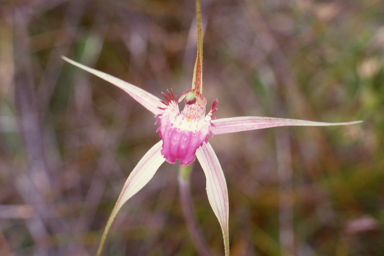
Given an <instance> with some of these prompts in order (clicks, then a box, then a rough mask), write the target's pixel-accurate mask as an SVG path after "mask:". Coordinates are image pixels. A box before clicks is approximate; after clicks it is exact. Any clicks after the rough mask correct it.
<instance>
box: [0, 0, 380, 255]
mask: <svg viewBox="0 0 384 256" xmlns="http://www.w3.org/2000/svg"><path fill="white" fill-rule="evenodd" d="M383 6H384V5H383V1H380V0H357V1H331V2H328V1H314V0H292V1H283V0H272V1H252V0H237V1H229V0H220V1H219V0H210V1H204V0H203V1H202V13H203V22H204V23H205V24H204V26H205V28H206V29H205V37H204V40H205V42H204V78H203V80H204V94H205V96H206V98H207V99H208V102H209V103H208V104H210V103H211V102H212V101H213V100H214V99H215V98H218V99H219V105H218V107H219V111H218V112H216V116H217V117H229V116H238V115H265V116H276V117H287V118H300V119H310V120H318V121H329V122H332V121H334V122H341V121H352V120H361V119H362V120H364V123H363V124H362V125H354V126H346V127H333V128H276V129H270V130H261V131H254V132H246V133H242V134H232V135H221V136H216V137H214V138H213V139H210V141H211V142H212V145H213V147H214V148H215V149H216V152H217V154H218V157H219V159H220V161H221V164H222V167H223V169H224V172H225V175H226V178H227V183H228V187H229V188H228V189H229V199H230V232H231V247H232V255H233V256H240V255H303V256H307V255H337V256H347V255H383V254H384V245H383V241H384V232H383V224H384V186H383V184H384V160H383V159H384V151H383V145H384V119H383V113H384V83H383V81H384V65H383V64H384V59H383V53H384V26H383V24H384V7H383ZM193 17H194V3H193V1H191V0H189V1H170V0H168V1H162V0H158V1H153V0H152V1H138V0H136V1H131V0H126V1H122V0H114V1H92V0H79V1H68V0H35V1H23V0H19V1H17V0H15V1H7V0H6V1H2V3H1V4H0V81H1V82H0V203H1V205H0V255H39V256H44V255H57V256H60V255H79V256H80V255H94V254H95V251H96V248H97V245H98V242H99V239H100V236H101V232H102V230H103V228H104V226H105V224H106V220H107V218H108V215H109V213H110V212H111V210H112V207H113V205H114V202H115V200H116V199H117V196H118V194H119V192H120V189H121V187H122V185H123V183H124V181H125V179H126V177H127V176H128V174H129V172H130V171H131V170H132V169H133V167H134V166H135V165H136V163H137V162H138V161H139V159H140V158H141V156H142V155H143V154H144V153H145V152H146V151H147V150H148V149H149V148H150V147H151V146H152V145H153V144H154V143H155V142H156V141H158V140H159V137H158V135H157V134H156V133H155V130H156V127H155V126H154V125H153V123H154V121H155V120H154V119H153V117H152V115H151V114H150V113H149V112H148V111H146V110H145V109H144V108H142V107H141V106H140V105H139V104H137V103H136V102H134V100H132V99H131V98H130V97H129V96H128V95H126V94H125V93H123V92H122V91H121V90H119V89H117V88H114V87H113V86H112V85H110V84H107V83H106V82H104V81H101V80H100V79H98V78H95V77H93V76H90V75H88V74H86V73H85V72H83V71H81V70H78V69H76V68H74V67H72V66H70V65H68V64H66V63H64V61H63V60H62V59H61V58H60V55H65V56H68V57H69V58H72V59H74V60H77V61H79V62H81V63H83V64H85V65H88V66H90V67H94V68H96V69H99V70H102V71H105V72H107V73H110V74H112V75H114V76H117V77H119V78H122V79H125V80H127V81H129V82H131V83H133V84H135V85H137V86H140V87H141V88H143V89H145V90H147V91H150V92H152V93H153V94H155V95H157V96H158V97H160V96H161V94H160V92H161V91H165V90H166V89H169V88H173V90H174V92H175V94H177V95H181V94H182V93H183V92H184V91H186V90H188V89H189V88H190V86H191V77H192V70H193V64H194V59H195V54H196V48H195V40H196V38H195V30H194V27H193ZM176 177H177V166H172V165H169V164H164V165H163V166H162V168H161V169H160V170H159V172H158V173H157V174H156V175H155V177H154V179H153V180H152V181H151V182H150V183H149V184H148V185H147V186H146V187H145V188H144V189H143V191H141V192H139V193H138V194H137V195H135V196H134V198H133V199H132V200H131V201H130V202H129V203H128V204H127V205H126V206H125V207H124V208H123V210H122V211H121V212H120V214H119V215H118V217H117V219H116V221H115V223H114V225H113V226H112V229H111V232H110V235H109V237H108V240H107V246H106V248H105V251H104V255H183V256H188V255H196V253H195V252H196V251H195V249H194V248H193V245H192V242H191V240H190V238H189V235H188V233H187V229H186V226H185V223H184V220H183V217H182V213H181V206H180V203H179V202H178V200H177V199H178V196H177V193H178V191H177V178H176ZM192 178H193V179H192V190H193V197H194V202H195V204H196V213H197V217H198V220H199V222H200V224H201V228H202V230H203V233H204V234H205V236H206V238H207V241H208V244H209V245H210V247H211V248H212V249H213V251H215V252H217V253H218V254H219V255H220V254H222V250H223V249H222V239H221V231H220V228H219V225H218V223H217V221H216V219H215V216H214V214H213V213H212V210H211V208H210V206H209V204H208V200H207V198H206V193H205V179H204V175H203V173H202V171H201V169H200V167H199V165H198V164H196V165H195V170H194V173H193V175H192Z"/></svg>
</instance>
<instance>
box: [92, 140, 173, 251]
mask: <svg viewBox="0 0 384 256" xmlns="http://www.w3.org/2000/svg"><path fill="white" fill-rule="evenodd" d="M162 144H163V143H162V141H159V142H158V143H156V145H155V146H153V147H152V148H151V149H150V150H149V151H148V152H147V153H146V154H145V155H144V156H143V158H141V160H140V161H139V163H138V164H137V165H136V167H135V168H134V169H133V171H132V172H131V174H130V175H129V177H128V179H127V181H126V182H125V184H124V187H123V189H122V191H121V192H120V196H119V198H118V199H117V202H116V204H115V207H114V208H113V210H112V213H111V215H110V216H109V219H108V222H107V225H106V227H105V229H104V233H103V236H102V238H101V242H100V245H99V250H98V251H97V255H100V253H101V250H102V249H103V244H104V241H105V238H106V236H107V234H108V230H109V228H110V227H111V224H112V222H113V220H114V219H115V217H116V215H117V213H118V212H119V210H120V208H121V207H122V206H123V204H124V203H125V202H126V201H127V200H128V199H129V198H131V197H132V196H133V195H134V194H136V193H137V192H138V191H139V190H140V189H142V188H143V187H144V186H145V185H146V184H147V183H148V182H149V181H150V180H151V179H152V177H153V175H155V173H156V171H157V170H158V169H159V167H160V165H161V164H162V163H164V161H165V159H164V157H163V156H162V155H161V153H160V150H161V146H162Z"/></svg>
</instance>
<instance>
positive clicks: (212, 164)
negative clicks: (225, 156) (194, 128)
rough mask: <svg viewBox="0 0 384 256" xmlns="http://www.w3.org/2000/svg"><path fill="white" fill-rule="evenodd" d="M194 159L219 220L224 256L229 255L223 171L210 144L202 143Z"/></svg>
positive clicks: (226, 204)
mask: <svg viewBox="0 0 384 256" xmlns="http://www.w3.org/2000/svg"><path fill="white" fill-rule="evenodd" d="M196 157H197V159H198V160H199V162H200V165H201V167H202V168H203V171H204V173H205V177H206V179H207V184H206V186H207V194H208V200H209V203H210V204H211V207H212V210H213V212H214V213H215V215H216V217H217V219H218V220H219V223H220V226H221V231H222V233H223V239H224V249H225V255H229V231H228V216H229V209H228V191H227V183H226V181H225V177H224V173H223V170H222V169H221V166H220V163H219V160H218V159H217V156H216V154H215V151H214V150H213V148H212V146H211V144H209V143H203V145H202V146H201V147H200V148H198V149H197V151H196Z"/></svg>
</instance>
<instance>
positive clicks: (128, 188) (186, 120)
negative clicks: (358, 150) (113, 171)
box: [62, 0, 361, 256]
mask: <svg viewBox="0 0 384 256" xmlns="http://www.w3.org/2000/svg"><path fill="white" fill-rule="evenodd" d="M196 20H197V34H198V39H197V42H198V43H197V58H196V63H195V66H194V72H193V80H192V89H191V90H189V91H186V92H184V93H183V94H182V95H181V97H180V98H179V100H178V101H177V99H176V97H175V95H174V93H173V91H172V90H170V91H168V90H167V93H163V92H162V94H163V96H164V98H165V100H161V99H159V98H158V97H156V96H154V95H152V94H151V93H149V92H146V91H145V90H143V89H141V88H139V87H136V86H134V85H132V84H130V83H127V82H125V81H123V80H120V79H119V78H116V77H113V76H111V75H109V74H106V73H103V72H101V71H98V70H95V69H92V68H89V67H86V66H84V65H82V64H79V63H77V62H75V61H72V60H70V59H68V58H66V57H64V56H63V57H62V58H63V59H64V60H66V61H67V62H69V63H71V64H72V65H74V66H77V67H79V68H81V69H83V70H85V71H87V72H89V73H91V74H93V75H95V76H98V77H100V78H101V79H104V80H105V81H107V82H110V83H112V84H113V85H115V86H117V87H119V88H120V89H122V90H123V91H125V92H126V93H128V94H129V95H130V96H131V97H132V98H133V99H135V100H136V101H137V102H138V103H140V104H141V105H143V106H144V107H145V108H146V109H148V110H149V111H150V112H152V113H153V114H154V115H155V117H156V118H157V121H156V123H155V124H160V126H159V127H158V129H157V132H158V133H159V135H160V137H161V140H160V141H159V142H158V143H156V144H155V145H154V146H153V147H152V148H151V149H150V150H149V151H148V152H147V153H146V154H145V155H144V156H143V158H142V159H141V160H140V161H139V163H138V164H137V166H136V167H135V168H134V169H133V171H132V172H131V174H130V175H129V177H128V179H127V180H126V182H125V184H124V186H123V188H122V191H121V193H120V196H119V198H118V199H117V202H116V204H115V207H114V208H113V210H112V213H111V215H110V217H109V220H108V222H107V225H106V227H105V230H104V233H103V235H102V238H101V242H100V245H99V249H98V252H97V255H100V254H101V251H102V248H103V244H104V242H105V239H106V236H107V233H108V231H109V228H110V226H111V224H112V222H113V220H114V218H115V217H116V215H117V213H118V212H119V210H120V208H121V207H122V206H123V204H124V203H125V202H127V200H128V199H130V198H131V197H132V196H133V195H135V194H136V193H137V192H138V191H139V190H141V189H142V188H143V187H144V186H145V185H146V184H147V183H148V182H149V181H150V180H151V179H152V177H153V176H154V174H155V173H156V171H157V170H158V168H159V167H160V166H161V165H162V164H163V163H164V162H165V161H167V162H168V163H170V164H175V163H176V160H177V159H178V160H179V161H180V166H188V165H190V164H191V163H192V162H194V161H195V157H197V159H198V161H199V162H200V165H201V167H202V169H203V171H204V173H205V177H206V190H207V195H208V200H209V203H210V205H211V207H212V210H213V212H214V214H215V215H216V217H217V219H218V221H219V224H220V227H221V231H222V235H223V240H224V251H225V255H226V256H228V255H229V254H230V252H229V230H228V216H229V209H228V192H227V184H226V181H225V177H224V173H223V170H222V168H221V165H220V163H219V160H218V158H217V156H216V154H215V151H214V150H213V148H212V146H211V144H210V143H209V142H208V136H211V137H213V136H214V135H221V134H227V133H235V132H242V131H249V130H257V129H265V128H271V127H279V126H332V125H350V124H356V123H360V122H361V121H355V122H344V123H325V122H313V121H305V120H295V119H284V118H274V117H258V116H243V117H230V118H221V119H214V116H213V113H214V112H215V111H216V110H217V108H216V105H217V103H218V100H217V99H216V100H214V101H213V103H212V106H211V108H210V110H209V112H208V114H206V105H207V100H206V99H205V97H204V96H203V84H202V68H203V62H202V61H203V56H202V53H203V49H202V47H203V40H202V32H201V30H202V29H201V13H200V2H199V0H197V1H196ZM182 100H184V102H185V106H184V109H183V110H182V111H181V112H180V110H179V102H181V101H182Z"/></svg>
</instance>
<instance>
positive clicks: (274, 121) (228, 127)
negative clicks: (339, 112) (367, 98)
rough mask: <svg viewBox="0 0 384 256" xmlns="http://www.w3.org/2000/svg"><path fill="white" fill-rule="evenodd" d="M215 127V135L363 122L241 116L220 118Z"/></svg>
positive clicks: (215, 120) (213, 129)
mask: <svg viewBox="0 0 384 256" xmlns="http://www.w3.org/2000/svg"><path fill="white" fill-rule="evenodd" d="M211 122H212V124H213V126H212V127H211V131H212V133H213V135H218V134H226V133H234V132H243V131H251V130H258V129H265V128H271V127H279V126H336V125H351V124H358V123H361V122H362V121H354V122H345V123H325V122H314V121H307V120H298V119H286V118H275V117H263V116H241V117H230V118H220V119H214V120H212V121H211Z"/></svg>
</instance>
